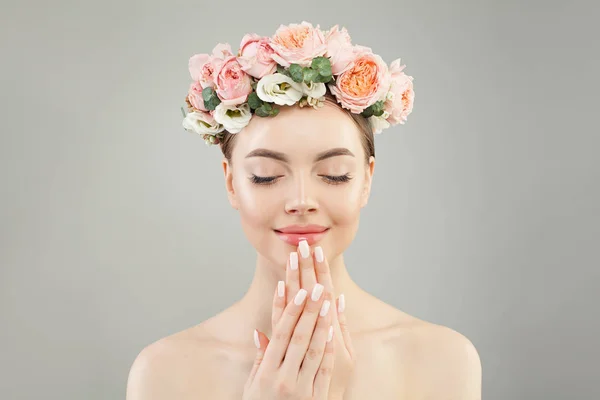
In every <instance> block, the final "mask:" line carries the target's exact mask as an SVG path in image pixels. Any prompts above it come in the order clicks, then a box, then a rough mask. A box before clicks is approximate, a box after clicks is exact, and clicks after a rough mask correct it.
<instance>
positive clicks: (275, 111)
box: [271, 108, 279, 117]
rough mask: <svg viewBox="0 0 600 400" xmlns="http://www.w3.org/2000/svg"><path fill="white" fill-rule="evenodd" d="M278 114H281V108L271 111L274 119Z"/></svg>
mask: <svg viewBox="0 0 600 400" xmlns="http://www.w3.org/2000/svg"><path fill="white" fill-rule="evenodd" d="M277 114H279V108H274V109H273V111H271V116H272V117H274V116H276V115H277Z"/></svg>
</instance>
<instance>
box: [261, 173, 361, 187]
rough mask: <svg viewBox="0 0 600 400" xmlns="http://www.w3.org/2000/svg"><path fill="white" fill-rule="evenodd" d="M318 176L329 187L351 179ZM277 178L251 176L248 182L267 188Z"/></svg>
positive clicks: (346, 176)
mask: <svg viewBox="0 0 600 400" xmlns="http://www.w3.org/2000/svg"><path fill="white" fill-rule="evenodd" d="M319 176H321V177H323V178H324V180H325V181H326V182H327V183H328V184H330V185H340V184H342V183H346V182H348V181H349V180H351V179H352V178H351V177H350V175H349V174H344V175H337V176H334V175H319ZM277 178H279V176H258V175H254V174H252V176H251V177H250V180H251V181H252V183H254V184H257V185H263V186H269V185H273V184H274V183H275V182H276V179H277Z"/></svg>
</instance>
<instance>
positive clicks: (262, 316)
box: [238, 255, 361, 337]
mask: <svg viewBox="0 0 600 400" xmlns="http://www.w3.org/2000/svg"><path fill="white" fill-rule="evenodd" d="M329 268H330V270H331V279H332V281H333V288H334V296H335V298H337V297H338V296H339V295H340V294H342V293H344V296H345V297H346V298H353V297H354V296H353V294H354V293H356V294H358V293H359V292H361V289H360V288H359V287H358V285H356V283H355V282H354V281H353V280H352V278H351V277H350V275H349V274H348V271H347V269H346V265H345V264H344V258H343V255H340V256H339V257H337V258H335V259H333V260H331V261H329ZM280 280H283V281H285V266H283V267H282V266H280V265H274V264H272V263H271V262H269V261H268V260H267V259H265V258H264V257H262V256H260V255H259V256H258V258H257V260H256V270H255V272H254V278H253V279H252V283H251V284H250V287H249V288H248V291H247V292H246V294H245V295H244V296H243V297H242V299H240V301H239V302H238V307H240V308H241V310H240V311H242V312H243V314H242V315H247V316H248V318H251V319H252V321H251V323H252V324H253V325H254V326H255V328H256V329H258V330H260V331H261V332H263V333H265V334H266V335H267V336H268V337H271V312H272V308H273V297H274V295H275V288H276V287H277V282H278V281H280ZM288 300H289V299H288ZM249 322H250V321H249Z"/></svg>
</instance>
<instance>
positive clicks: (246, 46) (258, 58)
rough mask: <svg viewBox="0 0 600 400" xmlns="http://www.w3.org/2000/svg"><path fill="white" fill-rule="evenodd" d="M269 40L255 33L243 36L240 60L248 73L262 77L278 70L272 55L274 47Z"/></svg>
mask: <svg viewBox="0 0 600 400" xmlns="http://www.w3.org/2000/svg"><path fill="white" fill-rule="evenodd" d="M269 42H270V39H269V38H267V37H261V36H259V35H257V34H254V33H249V34H247V35H245V36H244V37H243V38H242V43H241V44H240V52H239V56H238V62H239V63H240V65H241V66H242V70H243V71H245V72H246V73H247V74H248V75H250V76H253V77H255V78H257V79H260V78H262V77H263V76H265V75H269V74H272V73H273V72H275V71H276V70H277V63H276V62H275V60H273V57H272V55H273V48H272V47H271V45H270V44H269Z"/></svg>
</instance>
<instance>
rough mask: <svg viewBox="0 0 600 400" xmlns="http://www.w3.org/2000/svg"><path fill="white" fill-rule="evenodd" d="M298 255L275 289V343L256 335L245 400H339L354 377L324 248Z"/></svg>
mask: <svg viewBox="0 0 600 400" xmlns="http://www.w3.org/2000/svg"><path fill="white" fill-rule="evenodd" d="M297 250H298V251H297V252H296V251H295V252H292V253H290V257H289V258H288V262H287V266H286V277H285V281H279V282H278V285H277V288H276V289H275V294H274V298H273V310H272V332H273V333H272V335H271V339H269V338H267V337H266V335H264V334H263V333H261V332H258V331H256V330H255V331H254V341H255V343H256V346H257V347H258V352H257V355H256V360H255V362H254V365H253V367H252V370H251V372H250V376H249V377H248V380H247V381H246V384H245V386H244V395H243V400H280V399H290V400H292V399H293V400H308V399H313V400H326V399H341V398H342V395H343V393H344V391H345V389H346V386H347V384H348V381H349V379H350V376H351V374H352V371H353V367H354V350H353V348H352V342H351V340H350V334H349V332H348V328H347V326H346V318H345V316H344V308H345V298H344V295H343V294H341V295H340V296H339V297H338V299H337V300H336V301H334V291H333V282H332V279H331V273H330V270H329V264H328V263H327V260H326V259H325V257H324V255H323V249H322V248H321V247H315V248H314V249H313V248H310V247H309V245H308V243H307V242H306V241H305V240H303V241H301V242H300V243H299V245H298V249H297ZM334 366H335V368H334Z"/></svg>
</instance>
